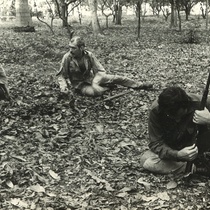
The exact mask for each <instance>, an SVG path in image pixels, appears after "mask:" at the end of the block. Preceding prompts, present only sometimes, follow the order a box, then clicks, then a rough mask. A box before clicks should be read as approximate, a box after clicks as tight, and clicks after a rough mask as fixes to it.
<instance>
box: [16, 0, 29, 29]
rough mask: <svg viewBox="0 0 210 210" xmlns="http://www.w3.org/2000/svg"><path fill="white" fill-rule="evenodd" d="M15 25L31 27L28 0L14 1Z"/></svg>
mask: <svg viewBox="0 0 210 210" xmlns="http://www.w3.org/2000/svg"><path fill="white" fill-rule="evenodd" d="M15 8H16V25H17V26H18V27H26V26H32V18H31V15H30V11H29V6H28V0H16V4H15Z"/></svg>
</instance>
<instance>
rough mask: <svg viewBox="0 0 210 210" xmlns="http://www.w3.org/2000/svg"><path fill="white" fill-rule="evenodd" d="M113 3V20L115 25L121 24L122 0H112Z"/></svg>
mask: <svg viewBox="0 0 210 210" xmlns="http://www.w3.org/2000/svg"><path fill="white" fill-rule="evenodd" d="M113 5H114V18H113V22H115V24H116V25H121V24H122V22H121V20H122V6H123V0H113Z"/></svg>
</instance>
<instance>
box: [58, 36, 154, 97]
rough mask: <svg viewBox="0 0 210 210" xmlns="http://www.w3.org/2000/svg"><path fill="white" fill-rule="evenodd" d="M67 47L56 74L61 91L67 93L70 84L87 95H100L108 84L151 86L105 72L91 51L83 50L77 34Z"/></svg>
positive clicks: (134, 86) (132, 86) (142, 87)
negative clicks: (67, 49) (67, 50)
mask: <svg viewBox="0 0 210 210" xmlns="http://www.w3.org/2000/svg"><path fill="white" fill-rule="evenodd" d="M69 48H70V50H69V52H67V53H66V54H65V55H64V56H63V59H62V62H61V67H60V70H59V72H58V74H57V76H58V83H59V86H60V90H61V92H63V93H68V92H69V87H70V86H73V88H74V89H76V90H77V91H79V92H80V93H82V94H83V95H88V96H98V95H102V94H103V93H104V92H105V91H106V90H108V89H109V85H110V84H116V85H122V86H125V87H131V88H139V89H147V88H151V87H152V85H151V84H148V83H142V82H136V81H134V80H132V79H129V78H127V77H123V76H119V75H110V74H106V71H105V69H104V67H103V66H102V65H101V63H100V62H99V61H98V60H97V58H96V57H95V56H94V55H93V53H91V52H89V51H86V50H85V42H84V41H83V40H82V39H81V38H80V37H78V36H75V37H73V38H72V39H71V40H70V43H69Z"/></svg>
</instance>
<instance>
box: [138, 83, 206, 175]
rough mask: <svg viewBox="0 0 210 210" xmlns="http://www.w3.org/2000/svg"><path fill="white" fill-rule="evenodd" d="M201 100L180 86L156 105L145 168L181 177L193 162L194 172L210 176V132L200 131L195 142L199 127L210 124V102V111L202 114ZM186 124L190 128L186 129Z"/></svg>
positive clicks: (161, 98) (168, 89) (172, 89)
mask: <svg viewBox="0 0 210 210" xmlns="http://www.w3.org/2000/svg"><path fill="white" fill-rule="evenodd" d="M200 100H201V97H200V96H198V95H195V94H187V93H186V92H185V91H184V90H183V89H181V88H179V87H169V88H166V89H165V90H163V92H162V93H161V94H160V95H159V97H158V100H156V101H154V102H153V104H152V107H151V110H150V114H149V150H147V151H145V153H144V154H143V155H142V157H141V166H142V167H143V168H144V169H146V170H148V171H150V172H153V173H158V174H181V173H184V171H185V168H186V163H187V161H193V163H194V164H193V171H192V172H193V173H197V174H202V175H207V176H210V158H209V157H210V156H209V154H210V153H209V151H210V131H209V130H206V131H205V132H203V133H202V132H199V136H198V140H197V142H198V143H197V145H195V144H194V143H193V142H192V140H193V138H192V136H193V135H194V131H195V124H199V125H200V124H204V125H209V124H210V112H209V110H210V100H207V105H206V107H207V108H205V109H204V110H201V111H198V109H199V104H200ZM190 116H191V117H190ZM192 116H193V117H192ZM186 123H187V124H188V127H187V128H186V129H184V130H183V128H184V127H185V126H184V125H185V124H186Z"/></svg>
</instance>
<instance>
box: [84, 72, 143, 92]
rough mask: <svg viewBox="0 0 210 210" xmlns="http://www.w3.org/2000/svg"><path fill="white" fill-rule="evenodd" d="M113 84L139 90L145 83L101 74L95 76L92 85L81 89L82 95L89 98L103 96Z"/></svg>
mask: <svg viewBox="0 0 210 210" xmlns="http://www.w3.org/2000/svg"><path fill="white" fill-rule="evenodd" d="M111 84H116V85H121V86H125V87H131V88H137V87H139V86H140V85H142V84H143V83H140V82H136V81H134V80H132V79H130V78H128V77H125V76H119V75H112V74H105V73H99V74H96V75H95V77H94V79H93V81H92V84H91V85H88V84H87V85H84V86H83V87H82V88H81V93H82V94H84V95H89V96H98V95H102V94H103V93H104V92H105V91H106V90H108V89H109V88H108V86H109V85H111Z"/></svg>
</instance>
